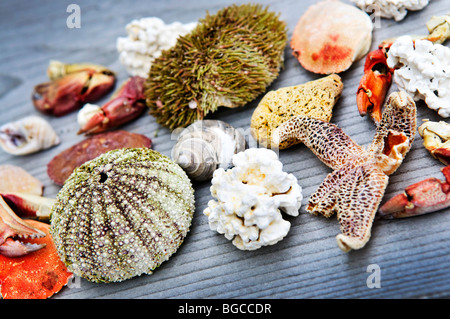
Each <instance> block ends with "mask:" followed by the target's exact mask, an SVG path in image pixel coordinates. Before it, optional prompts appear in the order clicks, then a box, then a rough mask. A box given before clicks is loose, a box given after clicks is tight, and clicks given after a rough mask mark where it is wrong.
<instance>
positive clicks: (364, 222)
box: [336, 164, 389, 251]
mask: <svg viewBox="0 0 450 319" xmlns="http://www.w3.org/2000/svg"><path fill="white" fill-rule="evenodd" d="M388 179H389V178H388V176H387V175H386V174H384V173H383V172H382V171H380V169H379V168H377V167H376V166H375V165H373V164H366V165H361V166H356V167H354V168H353V169H352V170H350V171H349V172H347V174H345V177H344V179H343V180H342V181H341V184H340V193H339V198H338V209H337V216H338V220H339V224H340V228H341V234H339V235H337V236H336V240H337V242H338V246H339V247H340V248H341V249H342V250H343V251H349V250H351V249H360V248H362V247H364V245H365V244H366V243H367V241H368V240H369V238H370V231H371V228H372V223H373V219H374V217H375V214H376V212H377V210H378V206H379V204H380V202H381V199H382V198H383V194H384V191H385V189H386V186H387V184H388Z"/></svg>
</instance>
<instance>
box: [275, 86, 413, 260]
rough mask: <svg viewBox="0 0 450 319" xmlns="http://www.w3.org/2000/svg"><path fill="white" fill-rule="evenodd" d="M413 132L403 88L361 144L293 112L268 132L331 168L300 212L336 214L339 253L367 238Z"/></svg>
mask: <svg viewBox="0 0 450 319" xmlns="http://www.w3.org/2000/svg"><path fill="white" fill-rule="evenodd" d="M415 130H416V106H415V103H414V101H413V100H412V99H411V98H410V97H409V96H408V95H407V94H406V93H404V92H394V93H392V94H391V95H390V97H389V99H388V100H387V102H386V106H385V111H384V112H383V116H382V119H381V122H380V124H379V126H378V127H377V130H376V133H375V136H374V139H373V141H372V143H371V144H370V145H369V146H368V147H367V148H363V147H361V146H359V145H358V144H356V143H355V142H354V141H353V140H352V139H351V138H350V137H349V136H348V135H347V134H345V133H344V132H343V131H342V129H340V128H339V127H338V126H336V125H334V124H332V123H328V122H324V121H321V120H316V119H312V118H309V117H306V116H297V117H294V118H292V119H291V120H289V121H287V122H285V123H284V124H283V125H281V126H280V127H278V128H277V129H276V130H275V132H274V137H273V139H274V140H273V143H274V144H277V143H280V142H283V141H286V140H289V139H295V140H297V141H296V142H301V143H304V144H305V145H306V146H307V147H308V148H309V149H310V150H311V151H312V152H313V153H314V154H315V155H316V156H317V157H318V158H319V159H320V160H321V161H322V162H323V163H324V164H326V165H327V166H329V167H330V168H332V169H333V172H331V173H330V174H328V175H327V177H326V178H325V180H324V181H323V182H322V184H321V185H320V186H319V188H318V189H317V190H316V191H315V192H314V193H313V194H312V195H311V197H310V199H309V204H308V206H307V208H306V210H307V211H308V212H310V213H312V214H315V215H317V214H321V215H323V216H325V217H330V216H332V215H333V214H334V213H337V217H338V220H339V224H340V226H341V232H342V233H341V234H339V235H338V236H337V237H336V239H337V242H338V245H339V247H340V248H341V249H342V250H344V251H349V250H351V249H360V248H362V247H364V245H365V244H366V243H367V241H368V240H369V238H370V230H371V228H372V222H373V219H374V217H375V213H376V211H377V209H378V206H379V204H380V202H381V199H382V198H383V195H384V191H385V189H386V186H387V184H388V179H389V178H388V176H389V175H391V174H392V173H394V172H395V170H396V169H397V168H398V167H399V166H400V164H401V163H402V161H403V158H404V157H405V155H406V153H407V152H408V151H409V149H410V147H411V144H412V142H413V140H414V135H415Z"/></svg>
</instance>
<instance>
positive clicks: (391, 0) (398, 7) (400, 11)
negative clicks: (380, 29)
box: [351, 0, 429, 21]
mask: <svg viewBox="0 0 450 319" xmlns="http://www.w3.org/2000/svg"><path fill="white" fill-rule="evenodd" d="M351 1H352V2H353V3H354V4H356V5H357V6H358V7H359V8H360V9H361V10H364V11H366V12H370V13H372V12H373V11H375V14H378V15H379V16H380V17H382V18H387V19H392V18H394V19H395V21H400V20H403V18H404V17H405V16H406V14H407V13H408V10H411V11H417V10H422V9H423V8H425V7H426V6H427V5H428V2H429V0H351Z"/></svg>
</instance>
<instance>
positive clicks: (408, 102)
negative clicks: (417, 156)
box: [369, 91, 417, 175]
mask: <svg viewBox="0 0 450 319" xmlns="http://www.w3.org/2000/svg"><path fill="white" fill-rule="evenodd" d="M416 113H417V112H416V103H415V102H414V100H413V99H412V98H411V97H410V96H409V95H408V94H407V93H405V92H404V91H399V92H393V93H391V95H389V98H388V100H387V101H386V104H385V107H384V111H383V116H382V118H381V121H380V124H379V125H378V127H377V130H376V133H375V136H374V138H373V141H372V144H371V145H370V147H369V153H371V154H374V155H375V156H377V155H380V154H385V155H386V156H389V157H392V155H390V152H391V150H392V148H394V147H395V146H397V145H399V144H401V143H403V144H404V146H403V151H402V154H401V156H402V158H401V159H400V160H399V161H398V165H397V167H398V166H400V164H401V160H402V159H403V157H404V155H406V153H407V152H408V151H409V149H410V147H411V145H412V143H413V141H414V136H415V134H416V124H417V123H416V122H417V119H416ZM388 175H389V174H388Z"/></svg>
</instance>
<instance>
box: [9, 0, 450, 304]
mask: <svg viewBox="0 0 450 319" xmlns="http://www.w3.org/2000/svg"><path fill="white" fill-rule="evenodd" d="M245 2H246V1H243V0H240V1H234V2H231V1H225V0H208V1H205V0H196V1H176V0H168V1H148V0H147V1H141V0H140V1H133V2H132V3H131V2H128V1H102V2H99V3H95V4H94V3H92V2H89V1H87V0H78V1H76V4H78V5H80V7H81V10H82V13H81V14H82V26H81V28H80V29H68V28H67V27H66V18H67V15H68V13H66V8H67V5H68V4H70V3H73V1H58V2H55V1H49V0H40V1H33V2H29V1H15V0H14V1H12V0H9V1H2V2H1V3H0V18H1V19H0V43H2V45H1V46H2V47H1V50H0V85H1V88H0V114H1V116H0V125H2V124H4V123H6V122H9V121H12V120H17V119H19V118H21V117H23V116H24V115H25V114H38V115H41V116H43V117H45V118H46V119H47V120H48V121H49V122H50V123H51V124H52V126H53V127H54V128H55V130H56V131H57V133H58V134H59V135H60V137H61V144H60V145H58V146H56V147H54V148H51V149H49V150H46V151H42V152H40V153H37V154H33V155H28V156H22V157H16V156H12V155H9V154H6V153H4V152H0V163H2V164H6V163H7V164H14V165H18V166H21V167H23V168H24V169H26V170H27V171H29V172H30V173H31V174H33V175H34V176H36V177H37V178H39V179H40V180H42V181H43V182H44V185H45V196H49V197H53V196H56V194H57V192H58V191H59V189H60V188H59V187H58V186H56V185H54V184H53V183H52V182H51V180H50V179H49V178H48V176H47V173H46V165H47V163H48V162H49V160H50V159H51V158H52V157H53V156H55V155H56V154H58V153H59V152H60V151H62V150H64V149H66V148H67V147H69V146H71V145H73V144H74V143H76V142H78V141H80V140H81V139H82V138H83V137H82V136H78V135H76V132H77V130H78V126H77V124H76V121H75V117H76V113H72V114H69V115H67V116H65V117H62V118H53V117H50V116H45V115H42V114H40V113H39V112H38V111H37V110H35V109H34V108H33V106H32V104H31V99H30V96H31V92H32V90H33V87H34V85H36V84H37V83H40V82H43V81H46V74H45V70H46V68H47V64H48V61H49V60H51V59H60V60H63V61H65V62H81V61H88V62H93V63H100V64H104V65H106V66H108V67H110V68H112V69H113V70H114V71H116V72H117V75H118V82H122V81H124V80H125V79H126V78H127V77H128V75H127V73H126V72H125V69H124V68H123V66H121V64H120V63H119V61H118V54H117V51H116V48H115V41H116V39H117V37H119V36H125V34H126V32H125V29H124V27H125V25H126V23H128V22H129V21H131V20H132V19H135V18H140V17H145V16H158V17H160V18H162V19H163V20H164V21H166V22H173V21H181V22H183V23H187V22H190V21H195V20H197V19H199V18H201V17H203V16H204V14H205V12H206V10H208V11H209V12H211V13H214V12H215V11H217V10H219V9H220V8H222V7H224V6H226V5H229V4H231V3H245ZM254 2H258V3H262V4H264V5H269V7H270V9H271V10H273V11H276V12H280V16H281V18H282V19H283V20H284V21H286V22H287V24H288V35H289V38H290V37H291V35H292V31H293V28H294V26H295V23H296V22H297V20H298V19H299V17H300V16H301V14H302V13H303V12H304V11H305V10H306V8H307V7H308V6H309V5H310V4H312V3H314V2H316V1H313V0H308V1H296V0H280V1H275V0H260V1H254ZM346 2H349V1H346ZM449 9H450V4H449V2H448V1H446V0H433V1H431V2H430V4H429V5H428V7H426V8H425V9H424V10H422V11H419V12H410V13H409V14H408V16H407V17H406V18H405V20H403V21H401V22H394V21H393V20H385V19H382V20H381V21H380V22H381V27H380V28H376V29H375V30H374V32H373V42H372V49H373V48H375V47H376V46H377V44H378V43H379V42H380V41H382V40H383V39H386V38H389V37H393V36H399V35H403V34H425V33H426V32H427V31H426V28H425V22H426V21H427V20H428V19H429V18H430V17H431V16H433V15H439V14H442V13H443V12H448V11H449ZM447 46H448V44H447ZM363 64H364V61H363V60H360V61H358V62H356V63H355V64H354V65H353V66H352V67H351V68H350V69H349V70H348V71H346V72H344V73H342V74H341V76H342V78H343V80H344V86H345V87H344V92H343V95H342V97H341V98H340V100H339V102H338V103H337V105H336V106H335V109H334V114H333V118H332V122H334V123H336V124H337V125H339V126H340V127H342V128H343V129H344V130H345V131H346V132H347V133H348V134H349V135H350V136H351V137H352V138H353V139H354V140H355V141H356V142H358V143H360V144H368V143H370V141H371V140H372V137H373V134H374V125H373V123H372V122H371V120H370V119H368V118H361V117H360V116H359V114H358V112H357V108H356V104H355V99H356V98H355V93H356V88H357V86H358V84H359V80H360V79H361V76H362V74H363ZM319 77H320V76H319V75H316V74H312V73H310V72H307V71H305V70H304V69H303V68H302V67H301V66H300V65H299V63H298V62H297V61H296V59H295V58H294V57H293V56H292V53H291V50H290V48H289V47H288V46H287V47H286V50H285V67H284V69H283V71H282V72H281V74H280V76H279V77H278V78H277V79H276V80H275V81H274V82H273V83H272V85H271V86H270V87H269V88H268V90H273V89H277V88H280V87H284V86H290V85H296V84H300V83H304V82H307V81H310V80H313V79H316V78H319ZM391 90H395V85H394V86H393V88H391ZM261 97H262V96H260V97H258V98H257V99H255V100H254V101H252V102H250V103H248V104H247V105H246V106H244V107H242V108H239V109H233V110H230V109H221V110H219V111H218V112H216V113H214V114H212V115H210V116H209V118H215V119H221V120H224V121H226V122H228V123H230V124H232V125H233V126H235V127H237V128H241V129H243V130H248V129H249V127H250V117H251V115H252V113H253V110H254V109H255V107H256V106H257V104H258V102H259V100H260V99H261ZM105 99H106V98H105ZM425 118H429V119H431V120H441V118H439V117H438V116H437V114H436V113H434V112H433V111H430V110H429V109H427V108H426V107H425V106H424V105H423V104H421V103H418V119H419V123H420V121H421V120H422V119H425ZM123 129H126V130H129V131H132V132H136V133H141V134H145V135H147V136H148V137H150V138H152V140H153V148H154V149H155V150H157V151H160V152H161V153H163V154H165V155H170V150H171V148H172V146H173V144H174V141H173V139H172V138H171V132H170V131H169V130H167V129H166V128H162V127H160V126H159V125H158V124H156V122H155V120H154V119H153V118H152V117H151V116H149V115H147V114H144V115H143V116H141V117H140V118H138V119H137V120H135V121H134V122H132V123H129V124H127V125H125V126H123ZM156 132H157V133H158V134H157V135H155V133H156ZM280 160H281V161H282V162H283V164H284V168H285V170H286V171H288V172H290V173H293V174H294V175H295V176H296V177H297V178H298V180H299V183H300V185H301V186H302V188H303V195H304V199H303V202H302V208H301V209H300V216H298V217H296V218H294V217H288V220H289V221H290V222H291V223H292V227H291V230H290V232H289V234H288V236H287V237H286V238H285V239H284V240H283V241H282V242H280V243H278V244H276V245H275V246H270V247H263V248H261V249H259V250H257V251H253V252H243V251H239V250H237V249H236V248H235V247H234V246H233V245H232V244H231V243H230V242H229V241H228V240H226V239H225V238H224V237H223V236H222V235H219V234H217V233H215V232H213V231H211V230H210V229H209V226H208V220H207V217H206V216H204V215H203V213H202V212H203V209H204V208H205V207H206V206H207V202H208V201H209V200H210V199H211V195H210V193H209V187H210V183H209V182H204V183H195V184H194V186H195V190H196V207H197V208H196V212H195V215H194V219H193V223H192V227H191V230H190V233H189V235H188V237H187V238H186V241H185V243H184V244H183V245H182V246H181V247H180V249H179V251H178V252H177V253H176V255H174V256H173V257H171V259H170V260H169V261H167V262H165V263H164V264H163V265H162V266H161V267H160V268H159V269H157V270H156V271H155V272H154V274H152V275H149V276H140V277H137V278H133V279H131V280H127V281H125V282H121V283H115V284H94V283H90V282H88V281H86V280H83V279H81V281H80V287H79V288H76V287H73V288H70V287H65V288H64V289H63V290H62V291H61V292H60V293H58V294H57V295H55V296H54V298H68V299H70V298H435V297H450V272H449V271H448V270H449V269H450V257H449V256H450V227H449V226H450V214H448V212H449V210H443V211H441V212H437V213H434V214H430V215H427V216H420V217H415V218H410V219H404V220H395V221H386V220H377V221H376V222H375V223H374V227H373V230H372V238H371V240H370V242H369V243H368V244H367V245H366V247H364V248H363V249H362V250H359V251H353V252H350V253H348V254H345V253H343V252H341V251H340V250H339V248H338V247H337V245H336V242H335V236H336V234H338V233H339V226H338V223H337V220H336V218H335V217H333V218H330V219H325V218H322V217H317V216H310V215H309V214H308V213H306V211H305V209H304V207H305V206H306V204H307V201H308V198H309V196H310V195H311V194H312V193H313V192H314V191H315V190H316V188H317V186H318V185H319V184H320V182H321V181H322V180H323V178H324V177H325V176H326V174H327V173H329V172H330V170H329V169H328V168H327V167H326V166H324V165H323V164H322V163H320V162H319V160H318V159H317V158H316V157H315V156H314V155H313V154H312V153H311V152H310V151H309V150H308V149H306V148H305V147H304V146H302V145H297V146H294V147H292V148H290V149H287V150H284V151H282V152H280ZM441 167H442V165H441V164H440V163H439V162H437V161H436V160H434V159H433V158H432V157H431V156H430V155H429V154H428V152H427V151H426V150H425V149H424V148H423V146H422V140H421V138H420V137H419V136H418V134H417V135H416V140H415V141H414V144H413V147H412V149H411V151H410V153H409V154H408V156H407V158H406V160H405V161H404V163H403V164H402V166H401V167H400V168H399V170H398V171H397V172H396V173H395V174H394V175H393V176H391V177H390V183H389V185H388V188H387V191H386V194H385V198H384V200H383V201H385V200H386V199H388V198H390V197H392V196H393V195H394V194H397V193H398V192H401V191H402V190H403V189H404V187H405V186H407V185H409V184H412V183H415V182H418V181H420V180H422V179H424V178H426V177H429V176H435V177H438V178H441V173H440V168H441ZM370 264H378V265H379V266H380V268H381V288H379V289H377V288H375V289H370V288H368V287H367V284H366V280H367V277H368V275H369V273H367V272H366V269H367V266H368V265H370Z"/></svg>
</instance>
